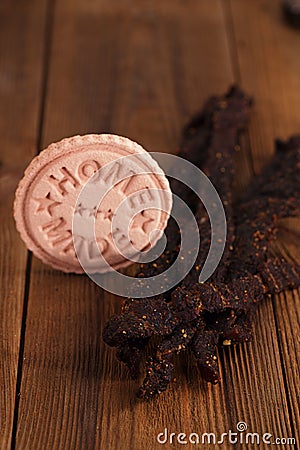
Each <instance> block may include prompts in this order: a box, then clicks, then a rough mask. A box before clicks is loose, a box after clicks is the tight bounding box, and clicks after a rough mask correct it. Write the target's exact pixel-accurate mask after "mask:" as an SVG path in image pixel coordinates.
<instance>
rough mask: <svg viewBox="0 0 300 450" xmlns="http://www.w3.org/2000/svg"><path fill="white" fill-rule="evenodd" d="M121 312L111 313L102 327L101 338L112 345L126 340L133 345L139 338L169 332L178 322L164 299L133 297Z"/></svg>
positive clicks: (114, 345) (115, 345) (123, 342)
mask: <svg viewBox="0 0 300 450" xmlns="http://www.w3.org/2000/svg"><path fill="white" fill-rule="evenodd" d="M125 308H126V309H125V311H124V312H123V313H122V314H115V315H113V316H112V317H111V318H110V320H109V321H108V322H107V323H106V324H105V326H104V329H103V340H104V342H106V344H108V345H110V346H113V347H120V346H123V345H124V344H126V343H127V342H128V341H129V342H130V341H132V342H133V345H136V342H138V341H139V339H141V338H142V339H146V338H149V337H151V336H154V335H157V334H164V335H167V334H170V333H171V332H172V331H173V329H174V328H175V327H176V325H177V324H178V321H179V320H178V319H177V318H176V317H175V315H174V311H173V308H172V305H169V304H168V303H166V302H165V301H164V299H163V298H162V297H161V298H156V299H147V301H146V300H145V299H135V300H131V303H129V302H127V303H126V306H125Z"/></svg>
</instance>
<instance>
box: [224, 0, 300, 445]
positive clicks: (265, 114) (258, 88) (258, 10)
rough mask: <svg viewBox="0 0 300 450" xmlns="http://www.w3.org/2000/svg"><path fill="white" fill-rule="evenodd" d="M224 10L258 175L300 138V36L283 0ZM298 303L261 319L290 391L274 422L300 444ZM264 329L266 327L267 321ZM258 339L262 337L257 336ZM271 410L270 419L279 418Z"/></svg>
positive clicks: (291, 231)
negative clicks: (250, 105)
mask: <svg viewBox="0 0 300 450" xmlns="http://www.w3.org/2000/svg"><path fill="white" fill-rule="evenodd" d="M226 6H227V12H228V15H229V16H230V18H231V32H232V35H233V36H232V41H231V42H232V43H233V45H234V46H235V48H234V53H235V55H236V61H237V62H236V64H237V67H238V71H239V76H240V79H241V81H242V84H243V86H244V87H245V89H247V90H248V91H249V92H253V93H255V96H256V99H257V101H256V108H255V114H254V115H253V119H252V126H251V127H250V133H249V137H250V144H251V150H252V159H253V166H254V168H255V170H256V171H258V170H259V169H260V168H261V166H262V164H263V163H265V162H266V161H267V160H268V159H269V157H270V155H271V154H272V153H273V152H274V139H275V138H281V139H286V138H288V137H289V136H290V135H292V134H300V60H299V53H300V41H299V32H298V31H297V30H294V29H292V28H290V27H289V26H288V25H287V24H286V23H285V21H284V20H283V15H282V2H280V0H276V1H272V2H270V1H268V0H260V1H257V2H239V1H238V0H229V1H228V2H226ZM254 18H255V26H254ZM289 225H290V226H289ZM284 230H285V231H284ZM299 230H300V219H292V220H286V221H283V222H282V230H281V233H280V237H281V242H282V243H284V245H285V247H286V251H288V252H290V253H292V254H293V256H294V258H295V260H297V261H298V263H299V261H300V259H299V246H300V235H299ZM299 301H300V299H299V292H298V291H295V292H286V293H284V294H281V295H279V296H276V297H275V298H274V299H273V302H272V307H271V305H268V306H267V305H263V306H262V312H261V314H262V315H263V317H270V316H272V312H273V317H274V320H273V326H272V329H270V333H271V334H270V335H271V336H273V338H272V341H270V344H272V345H271V346H266V342H265V340H263V341H262V342H264V348H265V352H268V354H269V353H270V352H271V351H273V350H272V349H273V346H274V343H273V339H274V337H276V340H278V349H276V352H277V356H276V358H275V361H274V362H273V363H272V365H271V366H270V365H269V364H268V370H269V372H270V373H271V374H272V375H271V378H270V380H271V379H275V373H273V372H274V371H275V370H276V371H277V370H278V369H277V367H275V366H274V363H275V364H276V365H279V364H281V365H282V376H281V377H280V385H281V388H280V389H281V390H282V389H284V390H285V392H286V406H285V407H284V409H282V408H280V409H279V411H280V413H279V414H278V418H276V420H277V422H278V423H280V425H282V424H284V423H286V427H287V428H286V429H287V430H289V432H291V436H294V437H296V438H297V439H298V440H299V436H300V430H299V385H300V384H299V361H298V360H297V358H298V357H299V351H300V321H299ZM265 308H268V310H269V311H267V310H265ZM265 314H268V316H266V315H265ZM262 326H265V325H264V323H263V324H262ZM261 329H263V328H261ZM256 336H257V337H259V335H258V334H256ZM278 352H279V353H278ZM262 356H263V355H262ZM276 361H277V362H276ZM279 361H280V362H279ZM282 383H283V384H282ZM274 387H275V386H274ZM277 389H278V387H276V391H274V392H276V393H278V390H277ZM260 398H261V397H260ZM272 407H273V405H272ZM272 407H271V408H269V412H268V414H267V415H268V416H270V417H274V418H275V416H274V411H272ZM288 416H289V419H288ZM273 429H274V428H273ZM282 431H283V430H282ZM274 434H275V433H274Z"/></svg>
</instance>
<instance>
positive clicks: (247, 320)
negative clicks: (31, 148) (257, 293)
mask: <svg viewBox="0 0 300 450" xmlns="http://www.w3.org/2000/svg"><path fill="white" fill-rule="evenodd" d="M254 310H255V309H254V308H252V309H250V310H247V312H246V313H240V312H238V311H235V310H234V309H229V310H228V309H227V310H225V311H224V312H222V313H218V314H215V313H214V314H206V316H205V321H206V326H207V329H209V330H215V332H216V333H218V334H219V343H220V344H223V342H224V341H225V344H224V345H231V344H240V343H241V342H246V341H249V340H251V339H252V336H253V332H252V319H253V313H254Z"/></svg>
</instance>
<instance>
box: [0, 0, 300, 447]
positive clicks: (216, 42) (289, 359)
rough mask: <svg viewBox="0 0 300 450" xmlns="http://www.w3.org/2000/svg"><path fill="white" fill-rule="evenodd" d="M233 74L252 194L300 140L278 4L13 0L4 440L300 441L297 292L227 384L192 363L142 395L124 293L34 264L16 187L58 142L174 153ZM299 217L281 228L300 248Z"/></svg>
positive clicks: (276, 304) (239, 352)
mask: <svg viewBox="0 0 300 450" xmlns="http://www.w3.org/2000/svg"><path fill="white" fill-rule="evenodd" d="M233 81H237V82H239V83H240V84H241V85H242V87H243V88H244V89H245V90H246V91H247V92H248V93H250V94H251V95H253V96H254V97H255V100H256V103H255V107H254V111H253V114H252V118H251V124H250V127H249V132H248V133H247V135H246V136H245V138H244V139H243V145H242V151H241V154H240V157H239V161H238V164H239V170H238V182H237V187H238V189H240V188H242V187H244V186H245V184H246V183H247V182H248V180H249V177H250V176H251V175H252V174H253V173H256V172H258V171H259V170H260V168H261V167H262V165H263V164H264V163H265V162H267V161H268V159H269V158H270V156H271V155H272V153H273V151H274V147H273V141H274V138H275V137H281V138H287V137H288V136H289V135H290V134H293V133H294V134H295V133H300V31H297V30H295V29H292V28H290V27H289V26H287V25H286V24H285V22H284V20H283V19H282V14H281V2H280V1H279V0H185V1H182V0H163V1H159V0H149V1H148V0H131V1H129V0H56V1H54V0H30V1H25V0H1V2H0V95H1V102H0V136H1V142H2V144H1V167H0V180H1V221H0V227H1V233H0V236H1V246H0V253H1V296H0V314H1V316H0V317H1V322H0V323H1V325H0V354H1V363H0V366H1V370H0V387H1V398H0V414H1V415H0V448H1V449H4V450H7V449H10V448H12V449H18V450H27V449H28V450H46V449H47V450H48V449H49V450H50V449H51V450H73V449H74V450H75V449H76V450H77V449H80V450H81V449H83V450H88V449H122V450H148V449H150V450H152V449H159V448H162V445H161V444H159V443H158V442H157V439H156V437H157V434H158V433H160V432H162V431H163V430H164V428H168V430H169V432H176V433H179V432H184V433H187V434H188V433H191V432H196V433H198V434H202V433H204V432H213V433H216V434H219V435H220V434H221V433H223V432H227V431H228V430H229V429H232V430H234V431H235V430H236V424H237V423H238V422H239V421H244V422H245V423H246V424H247V425H248V431H250V432H257V433H260V434H261V435H262V434H263V433H267V432H268V433H270V434H272V435H273V437H274V438H275V437H279V438H281V437H283V438H288V437H294V438H296V439H299V386H300V380H299V336H300V328H299V316H300V297H299V292H298V291H294V292H289V293H285V294H282V295H278V296H275V297H274V298H272V299H270V300H269V301H265V302H264V303H263V304H262V305H261V307H260V308H259V311H258V314H257V317H256V320H255V338H254V340H253V342H251V343H249V344H245V345H241V346H239V347H236V348H228V349H225V350H220V361H221V373H222V382H221V383H220V384H219V385H218V386H212V385H209V384H206V383H205V382H203V381H202V380H201V378H200V377H199V376H198V373H197V369H196V367H195V364H194V362H193V361H192V359H190V357H188V356H185V357H180V358H179V361H180V362H181V365H179V364H178V368H177V373H176V377H177V382H176V383H174V384H173V385H172V386H171V387H170V389H169V390H168V391H167V392H166V393H164V394H163V395H161V397H160V398H158V399H155V400H154V401H152V402H150V403H143V402H139V401H136V399H135V397H134V392H135V390H136V388H137V383H136V382H134V381H131V380H130V379H129V377H128V373H127V371H126V369H125V368H124V367H123V366H121V365H120V364H119V363H117V362H116V359H115V355H114V351H113V350H112V349H110V348H108V347H106V346H105V345H104V344H103V342H102V340H101V331H102V327H103V324H104V323H105V321H106V319H107V318H108V317H109V316H110V315H111V314H112V313H113V312H115V311H119V309H120V299H118V298H115V297H113V296H112V295H110V294H108V293H105V292H103V291H102V290H101V289H100V288H98V287H97V286H96V285H94V284H93V283H92V281H90V280H89V279H88V277H87V276H76V275H65V274H63V273H60V272H58V271H55V270H51V268H49V267H47V266H45V265H43V264H42V263H41V262H40V261H38V260H37V259H36V258H35V257H32V255H31V254H28V252H27V251H26V249H25V246H24V244H23V243H22V241H21V239H20V237H19V235H18V233H17V232H16V229H15V224H14V221H13V218H12V201H13V195H14V190H15V188H16V185H17V182H18V180H19V179H20V177H21V176H22V172H23V170H24V168H25V167H26V165H27V164H28V163H29V161H30V160H31V158H32V157H33V156H34V155H35V154H36V153H37V152H38V151H39V150H40V149H42V148H44V147H45V146H46V145H47V144H49V143H50V142H52V141H56V140H59V139H61V138H63V137H66V136H71V135H74V134H84V133H92V132H96V133H97V132H98V133H101V132H111V133H116V134H121V135H125V136H128V137H130V138H132V139H134V140H137V141H138V142H140V143H141V144H142V145H144V146H145V147H146V148H147V149H149V150H151V151H163V152H172V153H176V151H177V147H178V142H179V137H180V131H181V129H182V126H183V124H184V123H185V122H186V120H187V118H188V117H189V116H190V115H191V114H192V113H193V112H195V111H196V110H198V109H199V108H200V107H201V105H202V103H203V101H204V100H205V99H206V98H207V97H208V96H209V95H211V94H213V93H216V94H219V93H222V92H224V91H225V90H226V89H227V87H228V86H229V85H230V84H231V83H232V82H233ZM299 223H300V222H299V220H298V221H297V220H293V221H291V220H289V221H285V222H284V223H283V224H282V228H281V231H280V236H281V242H282V248H283V250H284V251H288V252H290V253H293V254H294V256H295V257H297V250H298V249H299V243H300V226H299ZM163 447H164V448H182V445H180V444H178V443H177V444H176V443H174V444H173V445H171V444H166V445H164V446H163ZM231 447H232V445H230V444H228V443H227V444H223V445H220V446H219V447H218V445H216V446H213V445H208V444H206V446H205V445H203V446H202V447H201V448H223V449H225V448H231ZM249 447H250V446H245V445H237V446H236V448H249ZM184 448H200V446H198V447H197V446H195V445H191V444H189V445H185V447H184ZM251 448H269V446H267V444H261V445H260V446H258V445H253V446H251ZM276 448H280V449H281V448H296V445H295V446H293V445H289V446H286V445H284V444H280V445H278V446H276Z"/></svg>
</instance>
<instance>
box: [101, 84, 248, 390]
mask: <svg viewBox="0 0 300 450" xmlns="http://www.w3.org/2000/svg"><path fill="white" fill-rule="evenodd" d="M249 106H250V100H249V99H248V98H247V97H245V95H244V94H243V93H242V92H241V91H240V90H239V89H237V88H233V89H231V90H230V91H229V92H228V94H226V95H225V96H224V97H221V98H218V99H217V98H213V99H212V100H211V101H209V102H208V104H207V110H208V111H209V114H202V115H201V116H198V117H196V118H195V119H194V120H192V122H191V124H190V126H188V127H187V128H186V130H185V140H186V145H183V151H182V155H184V156H186V155H188V154H190V155H191V160H192V161H193V162H195V161H196V157H195V155H196V154H197V152H195V146H196V145H197V146H199V145H200V146H201V145H203V143H204V142H206V141H207V137H208V136H209V148H208V155H209V156H208V158H207V159H206V164H205V167H204V168H203V170H204V172H205V173H206V174H207V175H208V176H209V177H210V178H211V180H212V181H213V182H214V183H215V185H216V187H217V189H218V190H219V192H220V193H221V195H222V199H223V202H224V205H225V210H226V212H227V215H228V217H229V221H228V225H229V226H228V242H227V248H226V251H225V255H224V261H225V259H226V255H227V253H228V249H229V248H230V247H231V244H232V242H233V240H234V229H233V223H232V221H230V217H232V210H231V203H232V198H231V190H232V182H233V176H234V158H232V153H234V150H235V147H236V145H237V139H238V133H239V131H240V129H242V128H244V127H245V125H246V123H247V120H248V114H249ZM203 117H205V119H203ZM204 124H206V125H205V126H204ZM197 126H200V131H199V130H197V128H196V127H197ZM203 129H206V136H205V139H203V140H201V135H202V132H203ZM199 136H200V138H199ZM197 220H198V224H199V229H200V235H201V236H202V237H203V244H202V246H201V252H202V253H203V254H205V253H206V252H207V251H208V249H209V246H210V241H209V240H208V239H207V235H208V232H209V234H210V224H209V221H208V218H207V215H206V211H205V209H204V207H203V205H202V203H199V206H198V211H197ZM168 228H169V227H168ZM167 232H168V230H167ZM176 237H177V236H176ZM171 245H172V246H173V248H174V243H172V242H171ZM176 250H177V249H176ZM170 251H171V250H170V249H167V252H168V253H167V252H165V254H164V255H163V256H162V258H160V259H159V260H158V261H156V262H155V269H158V270H161V269H164V268H166V267H168V266H166V265H165V262H166V261H167V260H168V263H170V262H172V261H171V258H170ZM173 252H174V250H173ZM202 258H203V256H201V259H202ZM201 259H199V263H200V262H201ZM227 259H228V258H227ZM224 265H225V264H224ZM155 273H156V270H154V269H153V264H152V265H146V266H143V267H142V270H141V272H140V273H139V274H138V276H144V275H146V276H152V275H154V274H155ZM198 276H199V273H198V269H197V264H196V268H195V270H194V272H193V273H192V274H191V275H190V279H193V280H194V279H196V278H198ZM151 301H152V300H151ZM132 302H133V303H135V301H134V300H132ZM138 304H139V305H144V306H145V308H146V307H148V306H147V305H149V300H148V299H142V300H139V301H138ZM144 306H143V307H144ZM170 306H171V305H170ZM174 309H175V310H176V306H175V305H174ZM141 315H143V313H142V312H141V314H140V315H139V316H136V317H135V318H134V320H133V317H132V314H129V315H128V312H127V311H126V310H125V309H124V310H123V314H121V315H119V316H115V317H113V318H112V319H111V321H110V322H109V323H108V324H107V325H106V327H105V329H104V335H103V336H104V340H105V341H106V342H107V343H109V344H110V345H115V346H117V347H120V346H123V345H127V346H128V345H129V344H130V341H134V344H132V345H133V352H135V353H136V350H135V347H134V345H135V344H136V340H137V337H136V330H137V327H139V326H140V339H143V338H149V334H148V333H149V332H150V333H153V334H155V333H156V331H155V330H154V325H153V324H149V323H148V325H147V327H146V330H145V326H144V324H143V322H141V325H139V320H140V319H141ZM175 317H176V318H177V320H180V321H181V322H180V323H181V329H185V328H184V325H185V323H188V324H189V327H192V324H191V320H194V319H195V318H197V319H198V322H199V317H198V316H197V314H195V310H193V309H190V310H188V309H184V310H183V311H182V312H181V311H177V314H176V313H175ZM174 323H175V319H174ZM123 324H124V326H123ZM128 326H129V327H130V328H132V329H133V330H134V332H133V331H132V329H130V330H128ZM115 327H117V329H118V330H119V332H118V333H116V331H115ZM122 328H124V329H122ZM127 330H128V331H127ZM188 330H190V328H189V329H188ZM160 334H161V335H163V336H166V335H167V334H168V333H165V332H164V330H163V329H161V331H160ZM189 334H190V333H189V331H188V335H189ZM209 334H210V333H209ZM112 335H113V337H114V339H113V340H112V339H111V336H112ZM181 338H182V335H181V334H179V335H178V333H177V331H176V329H175V330H174V331H173V333H172V335H171V337H170V338H169V339H168V342H172V343H173V344H172V346H171V348H172V351H171V352H175V351H179V350H181V349H182V348H183V347H182V344H181ZM127 353H128V350H127V351H126V352H122V351H120V349H119V354H121V355H122V360H123V361H124V354H125V355H126V354H127ZM164 357H165V355H164V353H163V352H162V353H161V351H160V348H158V349H157V354H156V359H152V360H151V361H152V362H151V364H150V363H149V364H150V366H151V371H150V372H149V371H148V372H147V374H148V375H147V382H146V384H145V383H144V385H143V386H144V387H143V389H142V392H146V391H147V389H146V385H147V386H151V391H153V392H154V391H155V390H156V391H158V390H159V389H154V388H153V386H152V383H151V380H150V377H151V374H152V376H153V377H154V379H155V380H156V375H157V374H156V372H155V370H154V367H156V366H157V367H160V368H161V367H162V366H163V365H164ZM125 362H126V361H125ZM131 364H132V358H131V359H130V361H129V363H128V362H127V365H128V366H129V367H130V365H131ZM133 366H134V367H136V364H133ZM150 366H149V367H150ZM168 367H170V366H168ZM156 382H157V380H156ZM156 382H155V383H156ZM155 383H154V384H155ZM149 389H150V388H149ZM140 395H141V393H140ZM145 395H146V393H145ZM146 396H147V395H146Z"/></svg>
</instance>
